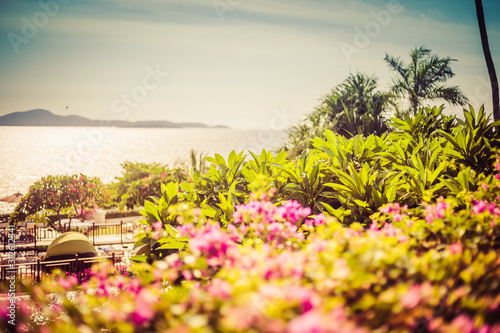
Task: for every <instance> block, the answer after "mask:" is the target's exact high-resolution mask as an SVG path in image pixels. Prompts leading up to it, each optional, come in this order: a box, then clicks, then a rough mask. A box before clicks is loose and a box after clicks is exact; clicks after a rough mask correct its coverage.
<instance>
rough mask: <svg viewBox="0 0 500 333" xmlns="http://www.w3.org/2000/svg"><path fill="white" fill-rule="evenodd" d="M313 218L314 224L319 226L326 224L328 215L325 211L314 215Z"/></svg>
mask: <svg viewBox="0 0 500 333" xmlns="http://www.w3.org/2000/svg"><path fill="white" fill-rule="evenodd" d="M312 219H313V221H314V225H315V226H319V225H323V224H325V221H326V216H325V215H324V214H323V213H321V214H319V215H316V216H313V218H312Z"/></svg>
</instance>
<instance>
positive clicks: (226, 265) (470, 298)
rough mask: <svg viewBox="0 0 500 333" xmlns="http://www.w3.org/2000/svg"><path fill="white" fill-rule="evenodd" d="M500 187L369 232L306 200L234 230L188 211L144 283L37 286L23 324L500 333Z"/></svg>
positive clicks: (387, 216)
mask: <svg viewBox="0 0 500 333" xmlns="http://www.w3.org/2000/svg"><path fill="white" fill-rule="evenodd" d="M365 163H366V162H365ZM495 168H496V169H500V164H498V165H497V166H496V167H495ZM499 185H500V175H499V174H496V175H495V177H491V178H490V179H489V182H488V183H485V184H484V186H481V187H480V189H479V190H478V191H476V192H473V193H470V194H471V195H470V196H467V198H464V200H465V201H466V204H465V206H462V205H461V204H459V203H458V201H457V199H456V198H453V197H450V198H447V199H439V200H437V201H436V202H435V203H423V204H422V205H421V206H420V207H416V208H410V209H409V208H408V207H406V206H402V205H400V204H398V203H390V204H387V205H384V206H382V207H381V208H380V209H379V210H378V212H376V213H375V214H373V215H372V223H371V224H370V226H369V228H367V229H366V228H363V225H362V224H360V223H354V224H352V225H351V226H350V227H346V226H343V225H342V224H340V223H339V222H337V221H335V220H334V219H331V218H328V217H326V216H324V215H317V216H313V217H312V218H311V219H308V218H307V216H308V215H309V214H310V213H311V211H310V209H309V208H304V207H301V205H300V204H298V202H296V201H286V202H282V205H281V206H276V205H274V204H273V203H272V202H270V201H267V199H265V198H261V199H260V200H251V201H249V202H248V203H247V204H245V205H239V206H238V207H236V209H235V214H234V220H233V222H232V223H227V224H222V223H217V222H213V221H212V222H210V221H208V220H203V221H200V220H196V219H195V218H193V216H194V215H196V214H193V213H192V212H191V211H190V210H185V211H184V212H180V211H179V210H177V213H178V214H177V216H178V217H179V216H181V217H182V219H178V218H176V220H177V222H178V223H179V224H180V225H179V226H178V227H177V229H178V230H177V231H178V232H179V234H180V235H181V237H186V238H188V244H189V247H188V248H187V249H186V250H185V251H182V252H179V253H173V254H170V255H168V256H166V257H165V258H163V260H158V261H155V262H154V263H153V265H146V264H137V265H136V266H135V267H133V268H132V271H133V276H132V277H128V276H121V275H117V274H115V273H114V271H113V269H106V268H105V267H100V268H99V269H94V273H93V274H91V275H92V276H91V277H90V279H89V280H88V281H87V282H86V283H84V284H82V285H79V284H78V283H77V280H76V278H74V277H69V278H68V277H64V276H61V277H57V278H55V279H46V280H44V281H43V282H42V283H40V284H38V285H36V284H35V285H32V284H28V285H26V286H25V288H26V291H27V292H28V294H29V295H30V298H27V299H22V300H19V302H18V303H17V304H16V306H17V309H16V311H17V312H16V316H17V320H19V322H22V323H23V325H24V328H25V329H26V330H28V331H30V332H43V331H47V330H50V331H52V332H60V331H77V330H89V331H102V330H104V331H109V332H134V331H143V332H157V331H171V332H175V331H188V332H255V331H259V332H260V331H264V332H269V331H272V332H330V331H331V332H335V331H339V330H341V331H342V330H343V331H345V332H442V333H444V332H465V331H466V332H500V320H499V318H500V281H499V278H498V276H499V274H500V261H499V260H498V258H499V256H500V247H499V244H500V224H499V217H500V206H499V204H500V201H499V200H498V198H499V194H500V188H499ZM171 188H173V187H172V185H171ZM169 196H170V197H171V198H172V197H174V195H173V190H172V192H171V195H169ZM252 197H254V198H256V197H255V196H252ZM491 198H492V200H491V201H488V200H489V199H491ZM463 207H465V208H463ZM150 213H151V214H152V215H153V216H154V215H156V214H155V213H154V211H150ZM153 216H152V217H151V218H156V216H154V217H153ZM304 218H305V220H304ZM224 225H226V227H225V228H224V227H223V226H224ZM299 226H300V227H299ZM0 302H2V303H1V304H0V309H6V307H7V303H6V302H8V300H2V301H0ZM6 315H7V313H6V312H5V311H4V312H2V313H0V318H1V320H0V325H2V326H1V327H2V328H5V327H7V325H8V323H7V319H8V317H7V316H6Z"/></svg>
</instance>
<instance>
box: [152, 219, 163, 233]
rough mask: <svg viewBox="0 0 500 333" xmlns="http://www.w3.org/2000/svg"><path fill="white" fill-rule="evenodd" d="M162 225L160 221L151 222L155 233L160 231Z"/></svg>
mask: <svg viewBox="0 0 500 333" xmlns="http://www.w3.org/2000/svg"><path fill="white" fill-rule="evenodd" d="M162 226H163V224H162V223H161V222H160V221H156V222H153V228H154V230H155V231H161V228H162Z"/></svg>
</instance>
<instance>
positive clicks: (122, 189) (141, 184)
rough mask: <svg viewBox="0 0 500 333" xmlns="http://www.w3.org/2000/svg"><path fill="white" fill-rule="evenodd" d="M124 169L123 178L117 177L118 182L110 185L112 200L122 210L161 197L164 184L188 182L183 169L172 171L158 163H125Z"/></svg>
mask: <svg viewBox="0 0 500 333" xmlns="http://www.w3.org/2000/svg"><path fill="white" fill-rule="evenodd" d="M122 167H123V169H124V173H123V176H121V177H116V179H117V182H115V183H113V184H111V185H110V191H111V193H112V200H113V201H114V202H115V203H116V204H118V206H119V207H121V208H123V207H126V208H129V209H132V208H134V206H142V205H143V203H144V201H145V200H148V199H149V198H150V197H151V196H159V195H160V194H161V184H162V183H163V184H166V183H168V182H177V181H183V180H187V173H186V172H185V171H184V170H183V169H181V168H175V169H170V168H168V167H167V166H164V165H161V164H158V163H153V164H147V163H138V162H135V163H132V162H125V163H123V164H122Z"/></svg>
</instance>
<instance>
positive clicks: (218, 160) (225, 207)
mask: <svg viewBox="0 0 500 333" xmlns="http://www.w3.org/2000/svg"><path fill="white" fill-rule="evenodd" d="M245 157H246V156H245V155H243V152H240V153H239V154H236V152H234V151H232V152H231V153H230V154H229V157H228V159H227V162H226V160H225V159H224V158H223V157H222V156H221V155H219V154H215V157H206V160H207V161H208V162H209V163H210V168H209V169H208V172H207V173H205V174H204V175H202V174H201V173H200V172H199V171H198V170H192V175H191V177H192V180H193V182H192V183H186V182H184V183H183V184H182V185H181V186H182V188H183V190H184V191H186V196H187V198H188V200H189V201H191V202H193V203H194V204H195V205H197V206H199V207H201V208H202V209H203V211H204V213H205V214H206V215H207V216H209V217H211V218H214V219H217V220H221V221H223V222H227V221H229V220H231V218H232V212H233V211H234V210H233V209H234V205H237V204H240V203H243V202H245V200H246V199H247V198H248V195H249V193H248V190H247V185H248V182H247V180H246V179H245V177H244V175H243V172H244V171H243V164H244V163H245Z"/></svg>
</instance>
